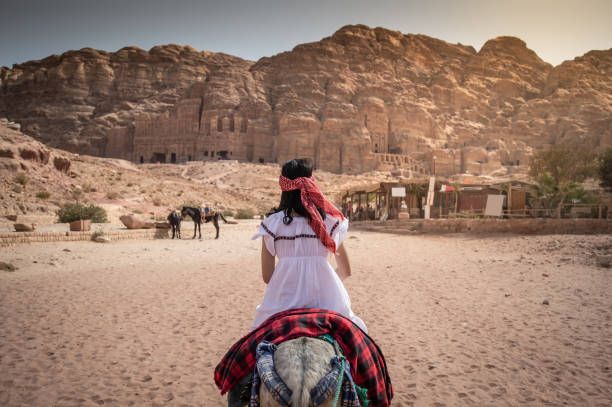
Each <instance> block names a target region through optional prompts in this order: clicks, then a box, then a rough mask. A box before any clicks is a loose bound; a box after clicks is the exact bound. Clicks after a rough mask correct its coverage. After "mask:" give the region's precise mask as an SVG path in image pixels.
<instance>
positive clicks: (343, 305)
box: [251, 211, 368, 333]
mask: <svg viewBox="0 0 612 407" xmlns="http://www.w3.org/2000/svg"><path fill="white" fill-rule="evenodd" d="M283 217H284V213H283V212H282V211H281V212H277V213H275V214H272V215H270V216H268V217H267V218H266V219H264V221H263V222H262V223H261V225H260V226H259V231H258V233H257V234H256V235H255V236H253V239H256V238H258V237H260V236H262V237H263V239H264V243H265V245H266V248H267V249H268V251H269V252H270V253H271V254H272V255H273V256H277V257H278V263H276V267H275V268H274V274H272V278H271V279H270V282H269V283H268V286H267V287H266V293H265V294H264V298H263V301H262V302H261V304H260V305H258V306H257V309H256V310H255V320H254V322H253V326H252V327H251V329H255V328H257V327H258V326H259V325H261V324H262V323H263V322H264V321H265V320H266V319H267V318H269V317H270V316H272V315H274V314H276V313H277V312H280V311H285V310H288V309H294V308H304V307H307V308H323V309H328V310H331V311H335V312H337V313H339V314H341V315H344V316H345V317H347V318H350V319H351V320H352V321H353V322H354V323H355V324H357V326H359V328H361V329H362V330H363V331H364V332H366V333H367V332H368V331H367V328H366V326H365V324H364V323H363V321H362V320H361V319H360V318H359V317H357V316H356V315H355V314H353V311H351V300H350V298H349V295H348V293H347V292H346V289H345V288H344V284H342V281H341V280H340V278H339V277H338V274H336V272H335V270H334V269H333V268H332V266H331V264H330V263H329V261H328V255H331V252H330V251H329V250H328V249H326V248H325V246H323V244H322V243H321V241H320V240H319V238H318V237H317V236H316V235H315V234H314V232H313V230H312V228H311V227H310V225H309V224H308V219H306V218H303V217H297V216H294V217H293V221H292V222H291V223H290V224H289V225H285V224H284V223H283ZM325 225H326V227H327V232H328V233H329V234H330V236H331V237H332V238H333V239H334V241H335V242H336V247H340V244H341V243H342V241H343V240H344V237H345V236H346V232H347V230H348V220H347V219H345V220H344V221H340V220H338V219H336V218H333V217H331V216H329V215H327V216H326V218H325Z"/></svg>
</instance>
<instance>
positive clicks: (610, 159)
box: [599, 148, 612, 192]
mask: <svg viewBox="0 0 612 407" xmlns="http://www.w3.org/2000/svg"><path fill="white" fill-rule="evenodd" d="M599 180H600V181H601V182H600V184H599V185H601V187H602V188H605V189H607V190H608V191H611V192H612V148H607V149H606V151H604V152H603V153H601V155H600V156H599Z"/></svg>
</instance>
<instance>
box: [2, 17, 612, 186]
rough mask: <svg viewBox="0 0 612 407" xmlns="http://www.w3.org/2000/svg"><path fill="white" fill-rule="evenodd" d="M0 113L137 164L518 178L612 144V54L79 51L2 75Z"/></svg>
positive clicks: (365, 33) (323, 48)
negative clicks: (545, 161) (309, 165)
mask: <svg viewBox="0 0 612 407" xmlns="http://www.w3.org/2000/svg"><path fill="white" fill-rule="evenodd" d="M0 116H6V117H8V118H9V119H11V120H13V121H16V122H18V123H20V124H21V125H22V128H23V130H24V132H25V133H27V134H29V135H31V136H33V137H35V138H37V139H39V140H41V141H43V142H45V143H47V144H49V145H52V146H56V147H60V148H64V149H67V150H70V151H74V152H80V153H88V154H94V155H99V156H106V157H117V158H124V159H127V160H130V161H135V162H138V161H140V162H156V161H160V162H167V161H169V162H185V161H200V160H212V159H214V160H216V159H225V158H228V159H237V160H240V161H251V162H282V161H283V160H285V159H287V158H290V157H293V156H297V155H299V156H311V157H313V158H314V159H315V162H316V165H317V167H318V168H321V169H326V170H329V171H333V172H348V173H357V172H363V171H369V170H373V169H377V168H378V169H388V168H393V167H400V168H404V169H407V170H408V171H409V172H413V173H437V174H446V175H450V174H455V173H471V174H489V175H491V174H492V175H508V174H510V175H511V174H514V173H520V172H524V171H525V168H526V164H527V163H528V159H529V156H530V154H531V153H532V152H533V151H534V149H541V148H546V147H547V146H548V145H551V144H555V143H559V142H569V143H580V144H587V145H590V146H592V147H593V148H601V147H606V146H612V49H610V50H606V51H591V52H589V53H587V54H585V55H584V56H582V57H578V58H575V59H574V60H573V61H566V62H564V63H562V64H561V65H559V66H557V67H553V66H551V65H550V64H547V63H545V62H544V61H542V60H541V59H540V58H539V57H538V56H537V55H536V54H535V53H534V52H533V51H532V50H530V49H528V48H527V46H526V44H525V43H524V42H523V41H521V40H520V39H517V38H513V37H499V38H496V39H492V40H490V41H488V42H487V43H485V45H484V46H483V47H482V48H481V49H480V50H479V51H476V50H475V49H474V48H473V47H470V46H465V45H461V44H449V43H447V42H444V41H441V40H437V39H434V38H430V37H427V36H424V35H412V34H408V35H405V34H402V33H400V32H395V31H389V30H386V29H383V28H376V29H371V28H368V27H366V26H363V25H356V26H346V27H343V28H341V29H340V30H338V31H337V32H336V33H335V34H334V35H332V36H331V37H328V38H324V39H323V40H321V41H318V42H314V43H309V44H302V45H299V46H297V47H295V48H294V49H293V50H292V51H290V52H284V53H281V54H278V55H276V56H273V57H270V58H262V59H260V60H259V61H257V62H255V63H253V62H249V61H245V60H242V59H240V58H236V57H232V56H229V55H224V54H215V53H210V52H205V51H204V52H198V51H196V50H194V49H192V48H190V47H180V46H176V45H169V46H160V47H155V48H152V49H151V50H149V51H148V52H147V51H143V50H140V49H138V48H133V47H131V48H124V49H122V50H120V51H118V52H116V53H107V52H102V51H95V50H92V49H83V50H80V51H72V52H67V53H65V54H63V55H61V56H57V55H54V56H51V57H48V58H46V59H44V60H41V61H32V62H28V63H25V64H20V65H15V66H14V67H13V68H12V69H7V68H1V70H0Z"/></svg>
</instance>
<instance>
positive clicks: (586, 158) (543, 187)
mask: <svg viewBox="0 0 612 407" xmlns="http://www.w3.org/2000/svg"><path fill="white" fill-rule="evenodd" d="M596 172H597V160H596V155H595V152H594V151H593V150H591V149H587V148H584V147H578V146H570V145H566V144H561V145H557V146H553V147H552V148H551V149H549V150H546V151H539V152H537V153H535V154H534V155H533V157H532V158H531V162H530V163H529V175H530V176H532V177H533V178H534V179H535V180H536V182H537V185H536V187H535V188H534V193H535V198H536V202H537V203H538V204H539V205H541V206H542V207H544V208H549V209H552V208H556V209H557V217H558V218H560V217H561V209H562V207H563V205H564V204H565V203H566V202H567V201H568V200H578V201H580V200H581V199H582V198H581V197H584V198H585V199H586V195H585V193H584V190H583V189H582V187H581V186H580V183H581V182H584V181H585V180H586V179H587V178H589V177H593V176H595V174H596Z"/></svg>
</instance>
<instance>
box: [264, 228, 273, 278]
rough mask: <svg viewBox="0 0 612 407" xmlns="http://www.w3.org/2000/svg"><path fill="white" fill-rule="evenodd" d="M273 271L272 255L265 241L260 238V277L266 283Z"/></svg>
mask: <svg viewBox="0 0 612 407" xmlns="http://www.w3.org/2000/svg"><path fill="white" fill-rule="evenodd" d="M273 273H274V256H272V255H271V254H270V252H269V251H268V249H266V243H265V242H264V240H263V239H261V278H263V281H264V283H266V284H268V283H269V282H270V279H271V278H272V274H273Z"/></svg>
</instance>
